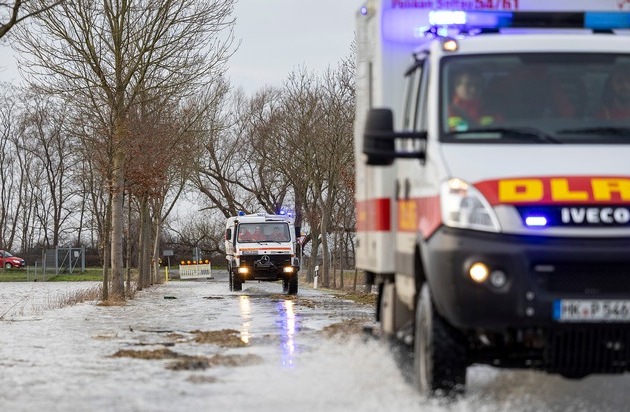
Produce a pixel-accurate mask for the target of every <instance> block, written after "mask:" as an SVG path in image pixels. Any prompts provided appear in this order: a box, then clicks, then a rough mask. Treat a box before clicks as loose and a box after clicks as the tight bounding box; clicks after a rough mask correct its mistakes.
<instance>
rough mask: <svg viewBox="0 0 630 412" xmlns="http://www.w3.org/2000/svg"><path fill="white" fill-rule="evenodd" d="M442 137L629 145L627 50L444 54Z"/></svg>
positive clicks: (629, 64) (629, 63) (629, 60)
mask: <svg viewBox="0 0 630 412" xmlns="http://www.w3.org/2000/svg"><path fill="white" fill-rule="evenodd" d="M441 73H442V76H441V79H442V82H441V85H440V94H441V105H440V106H441V128H442V134H441V140H442V141H445V142H466V143H476V142H479V143H533V144H549V143H552V144H557V143H591V144H592V143H625V144H630V122H629V121H630V54H623V55H619V54H607V53H519V54H495V55H492V54H489V55H481V56H453V57H448V58H444V59H443V61H442V67H441Z"/></svg>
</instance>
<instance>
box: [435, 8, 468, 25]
mask: <svg viewBox="0 0 630 412" xmlns="http://www.w3.org/2000/svg"><path fill="white" fill-rule="evenodd" d="M466 22H467V14H466V12H464V11H454V10H434V11H431V12H429V24H430V25H432V26H446V25H448V26H451V25H465V24H466Z"/></svg>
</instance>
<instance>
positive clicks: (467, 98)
mask: <svg viewBox="0 0 630 412" xmlns="http://www.w3.org/2000/svg"><path fill="white" fill-rule="evenodd" d="M452 79H453V82H452V88H451V90H452V97H451V103H450V104H449V107H448V127H449V129H451V130H468V129H469V128H470V127H471V126H488V125H490V124H492V123H493V122H494V118H493V117H492V116H489V115H487V113H484V107H483V102H482V92H483V88H484V79H483V76H482V75H481V72H480V71H479V70H477V69H476V68H474V67H462V68H460V69H459V70H456V71H455V73H454V75H453V76H452Z"/></svg>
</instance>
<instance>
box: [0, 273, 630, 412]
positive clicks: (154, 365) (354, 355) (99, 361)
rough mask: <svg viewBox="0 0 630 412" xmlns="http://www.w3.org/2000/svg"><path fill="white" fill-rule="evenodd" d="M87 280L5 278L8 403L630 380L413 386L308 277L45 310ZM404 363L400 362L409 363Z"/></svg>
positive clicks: (176, 284)
mask: <svg viewBox="0 0 630 412" xmlns="http://www.w3.org/2000/svg"><path fill="white" fill-rule="evenodd" d="M88 287H94V285H93V284H88V283H73V282H71V283H0V410H2V411H34V410H45V411H85V410H90V411H97V412H99V411H116V412H118V411H169V412H172V411H191V410H224V411H245V410H250V411H252V410H253V411H257V412H258V411H260V412H265V411H274V412H278V411H289V410H302V411H307V412H310V411H312V412H316V411H324V410H325V411H327V412H328V411H355V410H356V411H419V410H422V411H488V412H489V411H568V410H570V411H620V410H625V409H626V407H627V405H628V404H629V403H630V394H629V393H628V391H626V390H625V388H626V387H628V384H629V383H630V380H629V379H628V376H627V375H623V376H592V377H588V378H586V379H583V380H579V381H571V380H566V379H564V378H561V377H558V376H551V375H546V374H543V373H538V372H531V371H504V370H497V369H494V368H490V367H471V368H469V373H468V392H467V395H465V396H464V397H462V398H461V399H458V400H455V401H453V402H444V401H440V400H435V399H427V398H425V397H423V396H421V395H419V394H418V393H416V391H415V390H414V389H413V387H412V385H411V384H410V383H409V377H408V376H406V373H405V366H404V364H403V365H401V362H403V363H404V362H405V359H408V358H407V357H405V356H395V354H393V353H392V348H391V347H390V346H389V345H388V344H387V343H385V342H383V341H380V340H376V339H372V338H367V337H366V335H365V334H363V333H362V332H361V329H362V326H363V325H367V324H371V322H372V319H373V308H372V307H371V306H369V305H362V304H358V303H355V302H352V301H349V300H345V299H341V298H339V297H336V296H335V295H333V294H332V293H330V292H326V291H322V290H321V289H317V290H314V289H311V288H308V287H304V286H303V285H300V292H299V294H298V296H286V295H283V294H282V293H281V289H282V288H281V285H280V284H279V283H258V282H247V283H245V284H244V285H243V291H241V292H229V291H228V284H227V279H226V277H225V276H224V275H221V274H215V279H212V280H206V281H171V282H169V283H166V284H163V285H157V286H153V287H150V288H147V289H145V290H144V291H141V292H139V293H138V294H137V295H136V297H135V298H134V299H132V300H129V301H127V303H126V304H125V305H124V306H98V305H96V302H86V303H81V304H78V305H74V306H68V307H64V308H61V309H46V303H47V302H48V303H50V302H54V301H55V299H56V298H57V296H60V294H61V295H63V294H68V293H70V291H77V290H81V288H88ZM401 360H402V361H401Z"/></svg>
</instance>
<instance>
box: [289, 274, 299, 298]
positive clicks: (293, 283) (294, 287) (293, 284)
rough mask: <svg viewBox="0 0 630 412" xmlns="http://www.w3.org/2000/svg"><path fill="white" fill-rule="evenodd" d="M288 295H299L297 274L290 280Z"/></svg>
mask: <svg viewBox="0 0 630 412" xmlns="http://www.w3.org/2000/svg"><path fill="white" fill-rule="evenodd" d="M287 293H288V294H289V295H297V293H298V275H297V273H295V274H294V275H293V276H291V277H290V278H289V285H288V288H287Z"/></svg>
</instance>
